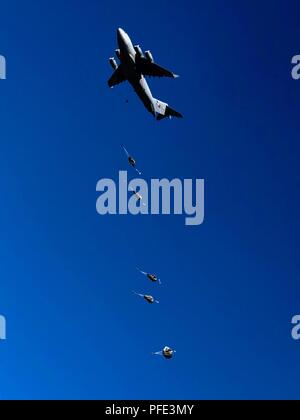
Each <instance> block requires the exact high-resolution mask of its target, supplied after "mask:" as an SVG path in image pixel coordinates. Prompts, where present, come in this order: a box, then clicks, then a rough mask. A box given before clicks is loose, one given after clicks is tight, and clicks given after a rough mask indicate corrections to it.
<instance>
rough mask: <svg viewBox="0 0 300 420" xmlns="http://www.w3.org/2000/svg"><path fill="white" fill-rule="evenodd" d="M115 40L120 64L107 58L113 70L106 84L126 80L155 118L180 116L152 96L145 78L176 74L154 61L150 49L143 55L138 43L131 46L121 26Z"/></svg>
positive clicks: (111, 85) (116, 83)
mask: <svg viewBox="0 0 300 420" xmlns="http://www.w3.org/2000/svg"><path fill="white" fill-rule="evenodd" d="M117 40H118V45H119V48H118V49H116V50H115V53H116V56H117V58H118V59H119V60H120V65H118V64H117V62H116V60H115V58H113V57H111V58H110V59H109V62H110V65H111V66H112V68H113V69H114V70H115V71H114V73H113V75H112V76H111V78H110V79H109V80H108V86H109V87H111V88H112V87H113V86H115V85H118V84H119V83H122V82H125V81H126V80H127V81H128V82H129V83H130V84H131V85H132V87H133V88H134V90H135V92H136V94H137V95H138V96H139V98H140V99H141V101H142V102H143V104H144V105H145V107H146V109H147V110H148V111H149V112H150V113H151V114H152V115H154V117H155V118H156V119H157V120H162V119H163V118H166V117H170V118H171V117H178V118H182V115H181V114H180V113H179V112H177V111H175V110H174V109H172V108H170V107H169V105H168V104H167V103H165V102H162V101H159V100H158V99H155V98H154V97H153V96H152V93H151V91H150V88H149V86H148V83H147V81H146V79H145V76H156V77H172V78H176V77H178V76H177V75H176V74H174V73H173V72H171V71H169V70H166V69H164V68H163V67H161V66H159V65H158V64H156V63H154V59H153V56H152V54H151V52H150V51H146V52H145V55H144V54H143V51H142V49H141V47H140V46H139V45H136V46H133V44H132V42H131V40H130V38H129V36H128V34H127V33H126V32H125V31H124V30H123V29H122V28H119V29H118V30H117Z"/></svg>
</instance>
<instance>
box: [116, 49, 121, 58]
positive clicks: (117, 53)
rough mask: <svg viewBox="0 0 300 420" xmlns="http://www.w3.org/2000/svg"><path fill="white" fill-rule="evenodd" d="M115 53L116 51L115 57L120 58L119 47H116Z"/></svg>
mask: <svg viewBox="0 0 300 420" xmlns="http://www.w3.org/2000/svg"><path fill="white" fill-rule="evenodd" d="M115 53H116V56H117V58H118V59H119V60H120V58H121V52H120V49H119V48H118V49H116V50H115Z"/></svg>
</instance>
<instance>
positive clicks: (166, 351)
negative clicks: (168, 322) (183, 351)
mask: <svg viewBox="0 0 300 420" xmlns="http://www.w3.org/2000/svg"><path fill="white" fill-rule="evenodd" d="M175 353H176V350H173V349H171V348H170V347H168V346H166V347H164V348H163V349H162V350H160V351H156V352H154V353H152V354H153V355H156V356H163V357H164V358H165V359H172V357H173V356H174V354H175Z"/></svg>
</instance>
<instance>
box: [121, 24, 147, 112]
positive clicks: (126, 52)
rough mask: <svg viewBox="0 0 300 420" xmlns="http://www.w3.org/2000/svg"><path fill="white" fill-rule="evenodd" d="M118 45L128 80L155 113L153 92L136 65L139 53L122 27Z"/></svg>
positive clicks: (144, 102)
mask: <svg viewBox="0 0 300 420" xmlns="http://www.w3.org/2000/svg"><path fill="white" fill-rule="evenodd" d="M118 45H119V49H120V61H121V63H122V65H123V71H124V72H125V75H126V78H127V80H128V82H129V83H130V84H131V85H132V87H133V89H134V90H135V92H136V94H137V95H138V97H139V98H140V99H141V101H142V102H143V104H144V105H145V107H146V108H147V110H148V111H149V112H151V113H152V114H155V113H154V110H153V109H154V108H153V96H152V93H151V91H150V88H149V86H148V83H147V81H146V79H145V77H144V76H143V75H142V74H141V72H140V71H139V70H138V68H137V65H136V59H137V53H136V51H135V49H134V47H133V44H132V42H131V39H130V38H129V36H128V34H127V33H126V32H125V31H124V30H123V29H121V28H119V29H118Z"/></svg>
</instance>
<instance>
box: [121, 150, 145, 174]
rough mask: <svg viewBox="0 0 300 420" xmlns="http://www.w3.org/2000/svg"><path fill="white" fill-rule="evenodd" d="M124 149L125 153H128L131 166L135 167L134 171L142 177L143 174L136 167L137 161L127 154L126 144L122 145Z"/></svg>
mask: <svg viewBox="0 0 300 420" xmlns="http://www.w3.org/2000/svg"><path fill="white" fill-rule="evenodd" d="M121 147H122V149H123V150H124V152H125V153H126V156H127V159H128V162H129V165H130V166H132V167H133V169H134V170H135V171H136V172H137V173H138V174H139V175H142V172H140V171H139V170H138V169H137V167H136V160H135V159H134V158H133V157H132V156H131V155H130V154H129V153H128V152H127V150H126V148H125V146H124V144H121Z"/></svg>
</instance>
